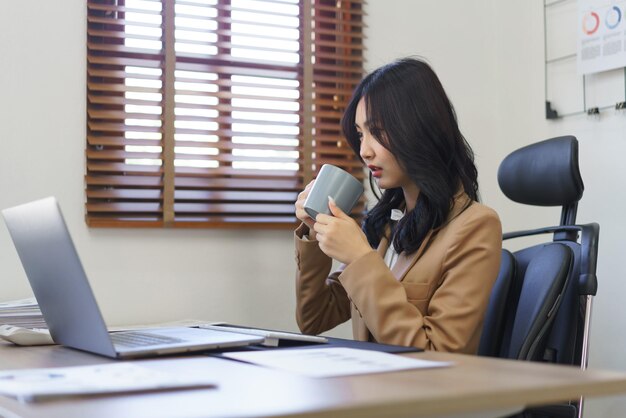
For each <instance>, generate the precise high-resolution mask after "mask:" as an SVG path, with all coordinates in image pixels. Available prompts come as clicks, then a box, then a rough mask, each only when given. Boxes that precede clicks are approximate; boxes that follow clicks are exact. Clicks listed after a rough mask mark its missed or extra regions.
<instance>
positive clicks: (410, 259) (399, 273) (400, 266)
mask: <svg viewBox="0 0 626 418" xmlns="http://www.w3.org/2000/svg"><path fill="white" fill-rule="evenodd" d="M432 234H433V230H430V231H428V234H426V237H424V241H422V245H420V247H419V248H418V249H417V251H415V252H414V253H413V254H410V255H408V256H407V255H406V253H405V252H402V253H400V254H399V255H398V259H397V260H396V263H395V264H394V265H393V267H392V268H391V272H392V273H393V275H394V276H396V279H398V281H400V282H401V281H402V280H404V276H406V273H407V272H408V271H409V270H410V269H411V267H413V265H414V264H415V263H416V262H417V260H418V259H419V258H420V256H421V255H422V254H423V253H424V251H425V250H426V247H428V242H429V241H430V238H431V236H432Z"/></svg>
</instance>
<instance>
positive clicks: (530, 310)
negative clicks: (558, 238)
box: [501, 243, 574, 360]
mask: <svg viewBox="0 0 626 418" xmlns="http://www.w3.org/2000/svg"><path fill="white" fill-rule="evenodd" d="M573 258H574V256H573V253H572V250H571V249H570V248H569V247H567V246H566V245H563V244H558V243H554V244H547V245H544V246H543V247H541V248H540V249H538V250H537V252H536V254H535V255H534V257H533V258H532V260H530V262H529V263H528V266H527V267H526V269H525V270H526V271H525V273H524V279H523V281H522V283H521V289H520V293H519V297H518V298H517V307H516V309H515V314H514V316H513V318H512V319H513V321H512V322H513V324H512V327H511V337H510V340H509V341H508V345H507V346H506V347H501V352H503V354H504V355H502V357H508V358H512V359H519V360H542V359H543V353H544V349H545V347H546V345H547V342H548V337H549V332H550V330H551V329H552V324H553V323H554V318H555V317H556V310H557V309H558V308H559V306H560V303H561V300H562V297H563V293H564V292H565V289H566V286H565V285H566V282H567V280H568V278H569V273H570V271H571V267H572V261H573ZM504 350H506V351H504Z"/></svg>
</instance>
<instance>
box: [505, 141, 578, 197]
mask: <svg viewBox="0 0 626 418" xmlns="http://www.w3.org/2000/svg"><path fill="white" fill-rule="evenodd" d="M498 184H499V185H500V189H501V190H502V192H503V193H504V194H505V195H506V196H507V197H508V198H509V199H511V200H513V201H515V202H518V203H524V204H527V205H536V206H566V205H569V204H572V203H575V202H578V201H579V200H580V198H581V197H582V196H583V190H585V186H584V185H583V180H582V178H581V176H580V170H579V168H578V140H577V139H576V138H575V137H573V136H560V137H557V138H551V139H546V140H545V141H541V142H537V143H535V144H531V145H528V146H526V147H524V148H520V149H518V150H517V151H514V152H512V153H511V154H509V155H508V156H507V157H506V158H505V159H504V160H503V161H502V163H501V164H500V168H499V169H498Z"/></svg>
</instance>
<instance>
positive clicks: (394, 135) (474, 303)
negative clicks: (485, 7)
mask: <svg viewBox="0 0 626 418" xmlns="http://www.w3.org/2000/svg"><path fill="white" fill-rule="evenodd" d="M342 128H343V133H344V135H345V137H346V138H347V140H348V142H349V143H350V145H351V146H352V148H353V149H354V151H355V153H357V155H359V156H360V158H361V160H362V161H363V162H364V164H365V165H367V167H368V169H369V170H370V176H371V177H373V178H374V179H375V181H376V182H377V185H378V187H379V188H380V189H382V190H384V192H383V193H382V197H381V198H380V199H379V201H378V203H377V204H376V205H375V206H374V208H372V209H371V210H370V211H369V212H368V213H367V215H366V217H365V219H364V221H363V226H362V229H361V227H359V225H358V224H357V223H356V222H355V221H354V220H353V219H352V218H350V217H349V216H348V215H346V214H345V213H343V212H342V211H341V210H340V209H339V208H338V207H337V206H335V205H334V202H332V200H331V201H330V202H329V207H330V209H331V213H332V215H333V216H330V215H324V214H320V215H318V216H317V217H316V219H315V220H313V219H311V218H310V217H309V216H308V215H307V214H306V212H305V211H304V209H303V205H304V201H305V200H306V197H307V195H308V192H309V190H310V188H311V186H312V183H313V182H311V183H310V184H309V185H307V187H306V188H305V190H304V191H303V192H302V193H300V195H299V196H298V200H297V202H296V205H295V206H296V216H297V217H298V219H300V220H301V221H302V222H303V224H302V225H301V226H300V227H299V228H298V229H297V230H296V262H297V265H298V272H297V280H296V294H297V310H296V318H297V322H298V326H299V327H300V329H301V331H302V332H303V333H307V334H319V333H322V332H324V331H327V330H329V329H331V328H334V327H335V326H337V325H338V324H341V323H343V322H345V321H347V320H348V319H350V318H352V327H353V332H354V337H355V339H358V340H364V341H377V342H380V343H386V344H398V345H404V346H415V347H419V348H424V349H428V350H437V351H449V352H461V353H476V351H477V350H478V344H479V340H480V335H481V330H482V322H483V317H484V315H485V311H486V309H487V304H488V300H489V295H490V292H491V288H492V286H493V283H494V281H495V279H496V276H497V273H498V268H499V265H500V250H501V248H502V240H501V233H502V231H501V225H500V221H499V219H498V215H497V214H496V213H495V212H494V211H493V210H492V209H490V208H488V207H486V206H484V205H482V204H480V203H478V183H477V171H476V167H475V165H474V155H473V152H472V149H471V148H470V146H469V144H468V143H467V142H466V141H465V138H464V137H463V135H462V134H461V132H460V131H459V127H458V124H457V121H456V116H455V113H454V110H453V108H452V104H451V103H450V101H449V100H448V97H447V96H446V93H445V91H444V89H443V86H442V85H441V83H440V81H439V79H438V78H437V76H436V75H435V73H434V72H433V70H432V69H431V68H430V67H429V66H428V64H426V63H425V62H423V61H420V60H417V59H411V58H407V59H402V60H399V61H396V62H393V63H391V64H388V65H386V66H384V67H381V68H379V69H377V70H376V71H374V72H373V73H371V74H369V75H368V76H367V77H365V78H364V79H363V80H362V81H361V83H360V84H359V86H358V87H357V88H356V90H355V92H354V95H353V97H352V99H351V101H350V103H349V105H348V107H347V109H346V112H345V114H344V117H343V119H342ZM332 259H335V260H337V261H339V262H341V263H342V265H341V267H340V268H339V270H338V271H336V272H334V273H332V274H330V275H329V273H330V270H331V264H332Z"/></svg>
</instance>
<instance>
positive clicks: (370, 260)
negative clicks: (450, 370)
mask: <svg viewBox="0 0 626 418" xmlns="http://www.w3.org/2000/svg"><path fill="white" fill-rule="evenodd" d="M463 218H465V219H463V220H462V222H457V225H455V226H454V228H452V229H453V230H451V231H448V232H449V233H450V239H449V240H450V245H449V246H448V248H447V250H446V252H445V255H444V256H443V258H442V265H441V274H440V277H439V278H437V280H435V281H434V283H435V290H434V292H433V293H432V296H431V298H430V301H429V303H428V305H427V312H425V313H422V312H421V311H420V310H419V309H418V308H417V307H416V306H415V305H414V304H412V303H411V302H409V301H408V298H407V294H406V291H405V288H404V286H403V285H402V283H400V282H399V281H398V280H397V279H396V278H395V277H394V276H393V274H392V273H391V271H390V270H389V268H388V267H387V266H386V265H385V263H384V261H383V260H382V258H381V257H380V255H379V254H377V253H368V254H366V255H364V256H363V257H361V258H360V259H358V260H356V261H354V262H352V263H351V264H350V265H349V266H347V267H346V268H345V270H344V271H343V272H342V273H341V275H340V276H339V281H340V282H341V284H342V285H343V287H344V288H345V290H346V292H347V294H348V295H349V297H350V299H351V300H352V302H353V303H354V304H355V306H356V309H357V311H358V312H359V314H360V315H361V317H362V318H363V321H364V322H365V324H366V326H367V328H368V329H369V331H370V332H371V333H372V336H373V337H374V338H375V339H376V341H378V342H381V343H387V344H397V345H404V346H415V347H419V348H424V349H427V350H437V351H449V352H462V353H475V352H476V350H477V349H478V343H479V339H480V334H481V332H482V323H483V319H484V315H485V312H486V309H487V305H488V301H489V296H490V294H491V288H492V286H493V283H494V282H495V279H496V276H497V273H498V269H499V265H500V253H501V248H502V235H501V234H502V232H501V231H502V229H501V225H500V220H499V218H498V216H497V214H496V213H495V212H494V211H492V210H490V209H489V210H488V211H487V213H485V212H483V213H482V214H481V215H480V216H469V217H463ZM459 221H461V219H459ZM458 223H460V225H458ZM426 251H428V249H427V250H426ZM413 268H417V267H416V266H414V267H413Z"/></svg>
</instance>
